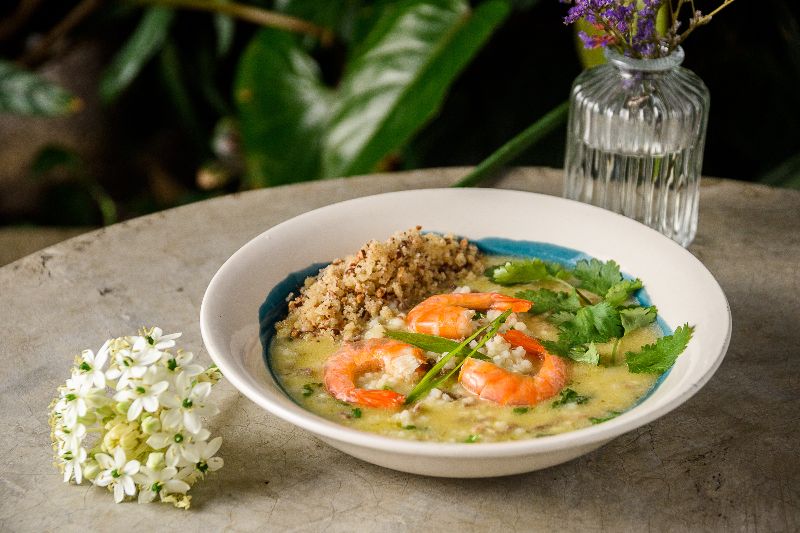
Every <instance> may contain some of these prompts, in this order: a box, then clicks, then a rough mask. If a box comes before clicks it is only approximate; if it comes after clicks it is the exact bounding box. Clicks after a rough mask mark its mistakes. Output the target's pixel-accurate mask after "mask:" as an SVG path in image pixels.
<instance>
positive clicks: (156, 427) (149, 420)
mask: <svg viewBox="0 0 800 533" xmlns="http://www.w3.org/2000/svg"><path fill="white" fill-rule="evenodd" d="M160 430H161V421H160V420H159V419H158V418H157V417H155V416H148V417H145V419H144V420H142V431H144V432H145V433H146V434H148V435H152V434H153V433H158V432H159V431H160Z"/></svg>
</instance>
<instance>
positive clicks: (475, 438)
mask: <svg viewBox="0 0 800 533" xmlns="http://www.w3.org/2000/svg"><path fill="white" fill-rule="evenodd" d="M480 438H481V436H480V435H470V436H469V437H467V438H466V439H464V442H466V443H468V444H472V443H473V442H478V440H479V439H480Z"/></svg>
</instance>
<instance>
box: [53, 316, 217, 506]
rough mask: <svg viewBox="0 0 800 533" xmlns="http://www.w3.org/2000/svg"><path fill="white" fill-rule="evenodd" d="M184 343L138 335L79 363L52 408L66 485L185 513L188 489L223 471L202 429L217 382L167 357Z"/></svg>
mask: <svg viewBox="0 0 800 533" xmlns="http://www.w3.org/2000/svg"><path fill="white" fill-rule="evenodd" d="M180 335H181V334H180V333H173V334H170V335H164V334H163V331H162V330H161V329H160V328H157V327H156V328H152V329H144V330H142V331H140V334H139V335H135V336H128V337H119V338H116V339H110V340H108V341H106V342H105V344H103V346H102V347H101V348H100V350H99V351H98V352H97V354H95V353H94V352H92V351H91V350H84V351H83V353H81V355H79V356H77V357H76V359H75V365H76V366H75V367H73V369H72V377H70V378H69V379H68V380H67V382H66V384H65V385H63V386H61V387H59V389H58V390H59V397H58V398H56V399H55V400H53V403H52V404H51V406H50V427H51V429H52V439H53V449H54V450H55V454H56V465H57V466H58V468H59V469H60V470H61V471H62V472H63V474H64V481H65V482H69V481H70V480H75V482H76V483H78V484H80V483H82V482H83V480H84V479H88V480H90V481H91V482H92V483H94V484H95V485H97V486H100V487H108V489H109V490H111V491H113V492H114V499H115V500H116V501H117V502H118V503H119V502H121V501H122V500H124V499H125V497H126V496H135V495H136V494H137V493H138V500H139V502H140V503H144V502H151V501H153V500H155V499H156V498H159V499H160V500H161V501H162V502H170V503H173V504H174V505H175V506H176V507H181V508H184V509H188V508H189V505H190V501H191V496H189V495H188V494H187V492H188V491H189V488H190V487H191V485H192V484H194V482H195V481H197V480H198V479H202V478H203V477H205V475H206V473H207V472H208V471H214V470H218V469H219V468H221V467H222V464H223V461H222V459H221V458H220V457H216V456H215V454H216V453H217V450H219V447H220V445H221V444H222V438H221V437H217V438H215V439H211V440H209V438H210V437H211V434H210V433H209V431H208V430H207V429H205V428H203V426H202V421H201V417H202V416H212V415H215V414H217V413H218V412H219V409H217V407H216V406H215V405H214V404H213V403H211V401H210V400H209V395H210V393H211V386H212V385H213V384H215V383H216V382H217V381H219V379H220V378H221V377H222V374H221V373H220V371H219V370H218V369H217V368H216V367H215V366H212V367H210V368H208V369H204V368H203V367H202V366H200V365H198V364H192V359H193V355H192V353H191V352H184V351H182V350H177V351H175V352H174V353H173V351H172V350H171V349H172V348H174V346H175V339H177V338H178V337H180ZM106 363H108V366H107V367H106ZM90 435H92V436H93V438H89V436H90ZM95 435H96V437H94V436H95Z"/></svg>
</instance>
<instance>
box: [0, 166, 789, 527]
mask: <svg viewBox="0 0 800 533" xmlns="http://www.w3.org/2000/svg"><path fill="white" fill-rule="evenodd" d="M464 172H465V169H445V170H423V171H414V172H408V173H399V174H391V175H388V174H386V175H376V176H368V177H360V178H350V179H347V180H330V181H323V182H316V183H306V184H299V185H291V186H285V187H279V188H276V189H268V190H259V191H253V192H248V193H243V194H235V195H230V196H226V197H222V198H218V199H214V200H210V201H206V202H201V203H197V204H192V205H188V206H184V207H180V208H177V209H173V210H169V211H165V212H161V213H157V214H154V215H150V216H147V217H144V218H139V219H135V220H131V221H128V222H123V223H121V224H117V225H115V226H111V227H109V228H106V229H101V230H98V231H95V232H93V233H89V234H86V235H82V236H79V237H76V238H74V239H71V240H69V241H66V242H64V243H61V244H58V245H55V246H53V247H50V248H46V249H44V250H41V251H39V252H37V253H34V254H33V255H30V256H27V257H25V258H23V259H21V260H19V261H16V262H14V263H12V264H10V265H7V266H5V267H3V268H0V303H1V304H2V305H0V339H1V341H0V357H1V361H2V364H0V405H2V409H0V428H2V431H0V450H2V454H0V531H84V530H89V531H107V530H111V529H115V528H116V529H119V528H122V529H124V530H131V531H134V530H142V531H145V530H147V531H159V530H177V529H178V528H180V530H182V531H199V530H203V531H220V530H226V531H256V530H258V531H285V530H303V531H306V530H309V531H317V530H332V531H402V530H423V529H427V528H432V529H434V530H441V531H447V530H449V531H488V530H505V531H517V530H519V531H530V530H559V531H578V530H580V531H600V530H630V531H642V530H645V529H648V530H650V529H652V530H658V531H666V530H674V531H685V530H718V531H722V530H724V531H731V530H735V531H798V530H799V529H800V454H799V452H800V438H799V437H800V424H798V422H799V421H800V419H799V418H798V413H800V400H799V399H798V396H799V394H798V393H799V392H800V378H798V376H800V349H799V348H798V347H799V346H800V333H799V332H800V327H798V319H800V304H799V303H798V294H800V275H799V274H798V264H800V192H798V191H789V190H780V189H773V188H769V187H765V186H759V185H753V184H745V183H739V182H733V181H727V180H709V179H707V180H704V182H703V186H702V188H701V203H700V206H701V207H700V227H699V232H698V235H697V239H696V240H695V242H694V244H693V245H692V246H691V247H690V251H691V252H692V253H693V254H695V255H696V256H697V257H698V258H699V259H700V260H701V261H702V262H703V263H704V264H705V265H706V266H707V267H708V268H709V269H710V270H711V272H712V273H713V274H714V275H715V276H716V277H717V279H718V280H719V282H720V284H721V285H722V288H723V289H724V291H725V293H726V294H727V296H728V299H729V300H730V304H731V308H732V312H733V324H734V326H733V337H732V340H731V344H730V349H729V351H728V355H727V357H726V358H725V360H724V362H723V364H722V366H721V367H720V369H719V370H718V372H717V373H716V375H715V376H714V377H713V378H712V379H711V381H710V382H709V383H708V385H706V386H705V387H704V388H703V389H702V390H701V391H700V392H699V393H697V394H696V395H695V396H694V397H692V398H691V399H690V400H689V401H688V402H686V403H685V404H684V405H682V406H681V407H679V408H678V409H676V410H675V411H673V412H671V413H669V414H668V415H667V416H664V417H663V418H661V419H659V420H656V421H655V422H653V423H651V424H649V425H647V426H644V427H641V428H639V429H638V430H635V431H633V432H631V433H628V434H625V435H623V436H621V437H619V438H617V439H616V440H614V441H612V442H611V443H609V444H607V445H606V446H604V447H602V448H600V449H599V450H597V451H595V452H593V453H590V454H588V455H585V456H583V457H581V458H579V459H576V460H574V461H571V462H569V463H566V464H563V465H560V466H556V467H553V468H549V469H546V470H542V471H538V472H533V473H530V474H524V475H517V476H510V477H505V478H495V479H478V480H469V479H461V480H458V479H438V478H428V477H422V476H415V475H410V474H404V473H400V472H395V471H392V470H387V469H384V468H380V467H377V466H373V465H370V464H367V463H364V462H361V461H359V460H356V459H353V458H351V457H349V456H347V455H345V454H343V453H341V452H339V451H337V450H335V449H333V448H330V447H329V446H327V445H325V444H323V443H322V442H320V441H318V440H317V439H316V438H314V437H312V436H310V435H309V434H307V433H305V432H304V431H302V430H299V429H296V428H295V427H293V426H292V425H290V424H288V423H286V422H284V421H283V420H280V419H278V418H276V417H274V416H272V415H271V414H269V413H267V412H266V411H263V410H262V409H260V408H258V407H257V406H256V405H255V404H253V403H252V402H250V401H249V400H248V399H246V398H244V397H243V396H242V395H240V394H238V393H237V392H236V390H234V389H233V388H232V387H231V386H230V385H229V384H228V383H226V382H224V381H223V382H222V383H221V384H220V385H219V387H218V390H216V395H217V396H216V397H217V399H218V403H219V404H220V406H221V408H222V412H223V414H222V415H219V416H216V417H214V418H212V419H211V420H210V421H209V426H210V429H211V430H212V433H214V434H218V435H222V436H223V438H224V444H223V447H222V449H221V452H220V454H221V455H222V456H223V457H224V459H225V467H224V468H223V469H221V470H219V471H217V472H216V473H214V474H213V475H211V476H210V478H209V479H208V480H206V481H205V482H201V483H198V484H197V485H195V487H194V488H193V489H192V493H193V500H192V509H191V510H190V511H187V512H184V511H179V510H177V509H174V508H172V507H171V506H168V505H157V504H154V505H137V504H136V503H125V504H120V505H116V504H114V503H113V498H112V497H111V495H110V494H108V493H106V492H105V491H104V490H102V489H99V488H96V487H92V486H87V485H82V486H69V485H66V484H64V483H63V482H62V481H61V479H60V476H59V474H58V473H57V471H56V469H55V468H54V467H53V465H52V451H51V449H50V440H49V432H50V430H49V428H48V425H47V407H48V403H49V402H50V399H51V397H52V396H53V394H54V391H55V389H56V387H57V386H58V385H59V384H60V383H62V382H63V381H64V379H65V378H66V377H68V376H67V372H68V368H69V367H70V364H71V362H72V359H73V355H74V354H76V353H78V352H80V350H82V349H84V348H92V349H95V350H96V349H97V348H99V347H100V344H101V343H102V342H103V341H104V340H105V339H106V338H108V337H114V336H120V335H126V334H132V333H134V332H135V331H136V330H137V329H138V328H139V327H140V326H142V325H149V324H157V325H160V326H162V327H163V328H165V329H168V330H171V331H182V332H183V333H184V337H183V346H184V347H185V348H187V349H192V350H193V351H194V352H195V353H197V354H198V355H199V358H200V359H201V361H202V362H203V363H210V360H209V358H208V354H207V353H206V352H205V350H204V349H203V345H202V341H201V337H200V329H199V323H198V316H199V307H200V301H201V298H202V296H203V292H204V290H205V288H206V285H207V283H208V282H209V280H210V279H211V277H212V276H213V274H214V273H215V272H216V270H217V269H218V268H219V267H220V265H221V264H222V263H223V262H224V261H225V260H226V259H227V258H228V257H229V256H230V255H231V254H232V253H233V252H234V251H236V249H238V248H239V247H240V246H241V245H242V244H244V243H245V242H247V241H248V240H249V239H251V238H252V237H254V236H256V235H257V234H259V233H261V232H262V231H264V230H266V229H268V228H270V227H271V226H274V225H275V224H277V223H279V222H281V221H283V220H286V219H288V218H290V217H292V216H294V215H297V214H300V213H303V212H305V211H308V210H310V209H313V208H316V207H320V206H324V205H327V204H330V203H333V202H336V201H339V200H344V199H348V198H353V197H358V196H365V195H369V194H375V193H380V192H385V191H392V190H400V189H409V188H422V187H435V186H446V185H448V184H450V183H452V182H453V181H454V180H455V179H456V178H457V177H459V176H461V175H463V174H464ZM494 186H497V187H502V188H509V189H521V190H530V191H538V192H545V193H549V194H558V193H559V191H560V171H556V170H552V169H540V168H522V169H515V170H513V171H511V172H509V173H507V174H506V175H505V176H504V177H502V178H501V179H499V180H498V181H497V182H496V183H495V184H494ZM398 208H401V206H398ZM642 253H647V250H642Z"/></svg>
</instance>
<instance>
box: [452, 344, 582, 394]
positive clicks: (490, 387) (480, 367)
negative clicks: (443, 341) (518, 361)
mask: <svg viewBox="0 0 800 533" xmlns="http://www.w3.org/2000/svg"><path fill="white" fill-rule="evenodd" d="M503 338H504V339H506V340H507V341H508V342H510V343H511V344H512V345H514V346H522V347H523V348H525V351H526V352H528V353H529V354H531V355H536V356H537V357H539V358H541V359H542V367H541V368H540V369H539V371H538V372H537V373H536V374H535V375H532V376H526V375H523V374H517V373H515V372H510V371H508V370H505V369H504V368H500V367H499V366H497V365H495V364H494V363H490V362H488V361H482V360H480V359H474V358H471V357H470V358H469V359H467V360H466V361H464V365H463V366H462V367H461V373H460V374H459V376H458V380H459V381H460V382H461V385H462V386H463V387H464V388H465V389H467V390H468V391H470V392H471V393H473V394H476V395H477V396H478V397H480V398H483V399H484V400H489V401H492V402H495V403H499V404H500V405H535V404H537V403H539V402H541V401H543V400H546V399H547V398H550V397H552V396H555V395H556V394H558V392H559V391H560V390H561V389H562V388H564V385H566V383H567V363H566V362H564V360H563V359H561V358H560V357H558V356H557V355H552V354H550V353H548V352H547V350H545V348H544V347H543V346H542V345H541V344H539V342H538V341H537V340H536V339H532V338H531V337H528V336H527V335H525V334H524V333H521V332H519V331H516V330H511V331H509V332H507V333H505V334H503Z"/></svg>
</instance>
